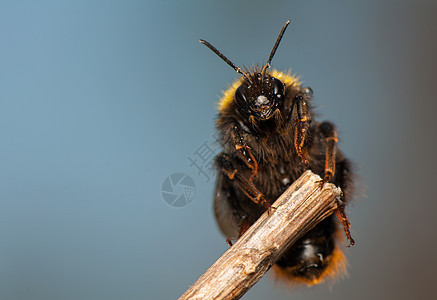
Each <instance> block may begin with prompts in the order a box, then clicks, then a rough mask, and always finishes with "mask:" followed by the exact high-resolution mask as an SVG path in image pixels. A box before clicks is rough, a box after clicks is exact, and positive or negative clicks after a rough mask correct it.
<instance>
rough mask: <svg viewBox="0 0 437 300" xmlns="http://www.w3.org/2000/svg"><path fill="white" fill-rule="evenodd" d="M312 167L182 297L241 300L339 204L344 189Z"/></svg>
mask: <svg viewBox="0 0 437 300" xmlns="http://www.w3.org/2000/svg"><path fill="white" fill-rule="evenodd" d="M320 180H321V178H320V177H319V176H318V175H315V174H314V173H312V172H311V171H306V172H305V173H304V174H303V175H302V176H301V177H300V178H299V179H298V180H296V181H295V182H294V183H293V184H292V185H291V186H290V187H289V188H288V189H287V191H285V193H284V194H282V196H281V197H279V199H278V200H277V201H276V202H275V203H274V204H273V207H275V208H276V209H272V210H271V211H270V212H265V213H264V214H263V215H262V216H261V217H260V218H259V219H258V220H257V221H256V223H255V224H253V225H252V226H251V227H250V228H249V229H248V230H247V231H246V232H245V233H244V234H243V236H241V237H240V238H239V239H238V241H237V242H236V243H235V244H234V245H233V246H232V247H230V248H229V249H228V250H227V251H226V252H225V253H224V254H223V255H222V256H221V257H220V258H219V259H218V260H217V261H216V262H215V263H214V264H213V265H212V266H211V267H210V268H209V269H208V270H207V271H206V272H205V273H204V274H203V275H202V276H201V277H200V278H199V279H198V280H197V281H196V282H195V283H194V284H193V285H192V286H191V287H190V288H189V289H188V290H187V291H186V292H185V293H184V294H183V295H182V296H181V297H180V298H179V299H239V298H240V297H241V296H243V295H244V293H245V292H246V291H247V290H249V289H250V288H251V287H252V286H253V285H254V284H255V283H256V282H257V281H258V280H259V279H261V277H262V276H263V275H264V274H265V273H266V272H267V271H268V270H269V268H270V267H271V266H272V265H273V264H274V263H275V262H276V261H277V260H278V259H279V258H280V256H281V255H282V254H283V253H284V252H285V251H286V250H287V248H289V247H290V246H291V245H292V244H293V243H294V242H295V241H297V240H298V239H299V237H301V236H303V235H304V234H305V233H307V232H308V231H309V230H310V229H311V228H313V227H314V226H315V225H316V224H317V223H319V222H320V221H322V220H323V219H324V218H326V217H327V216H329V215H330V214H331V213H333V211H334V210H335V209H336V208H337V203H336V199H337V198H338V197H340V195H341V190H340V188H337V187H335V186H334V185H333V184H330V183H326V184H325V185H324V186H323V189H320V183H319V182H318V181H320Z"/></svg>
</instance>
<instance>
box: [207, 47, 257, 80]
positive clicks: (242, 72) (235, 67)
mask: <svg viewBox="0 0 437 300" xmlns="http://www.w3.org/2000/svg"><path fill="white" fill-rule="evenodd" d="M199 42H200V43H202V44H204V45H205V46H206V47H208V48H209V49H211V50H212V52H214V53H215V54H217V55H218V57H220V58H221V59H223V60H224V61H225V62H226V63H227V64H228V65H230V66H231V67H232V69H234V70H235V71H236V72H237V73H240V74H242V75H243V76H244V78H246V79H247V81H249V82H250V84H252V81H251V80H250V78H249V76H248V75H247V74H246V72H244V71H243V70H242V69H241V68H240V67H237V66H235V65H234V63H233V62H232V61H230V60H229V59H228V58H227V57H226V56H224V55H223V54H222V53H221V52H220V51H218V50H217V49H216V48H215V47H214V46H213V45H211V44H210V43H208V42H207V41H205V40H199Z"/></svg>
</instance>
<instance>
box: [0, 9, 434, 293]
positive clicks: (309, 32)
mask: <svg viewBox="0 0 437 300" xmlns="http://www.w3.org/2000/svg"><path fill="white" fill-rule="evenodd" d="M436 15H437V3H436V2H435V1H367V2H364V1H362V2H361V3H358V2H354V3H350V1H329V3H328V1H305V2H304V1H301V2H297V1H276V2H265V1H249V0H246V1H215V2H214V3H205V1H192V2H186V1H37V2H36V1H2V2H1V3H0V157H1V160H0V299H174V298H176V297H178V296H179V295H180V294H182V293H183V292H184V291H185V289H186V288H187V287H188V286H189V285H190V284H192V283H193V282H194V281H195V280H196V279H197V278H198V276H199V275H201V274H202V272H204V271H205V270H206V269H207V268H208V267H209V266H210V265H211V264H212V263H213V262H214V261H215V260H216V259H217V258H218V257H219V256H220V255H221V254H222V253H223V252H224V251H225V250H226V249H227V245H226V244H225V242H224V238H223V237H222V236H221V235H220V233H219V232H218V229H217V227H216V224H215V221H214V218H213V214H212V207H211V206H212V194H213V189H214V183H213V180H211V181H210V182H207V181H206V179H205V178H204V177H203V176H202V175H198V173H197V170H196V169H195V168H193V167H190V166H189V162H188V160H187V158H188V157H191V156H192V155H193V153H194V152H195V151H196V150H197V149H198V148H199V146H201V145H202V143H203V142H205V141H210V140H211V136H212V134H213V132H214V129H213V128H214V118H215V113H216V110H215V105H216V102H217V100H218V97H219V95H220V94H221V91H222V90H223V89H224V88H226V87H227V85H228V84H229V83H230V82H231V81H232V80H233V79H235V78H237V76H236V74H235V73H234V72H233V71H232V69H230V68H229V67H228V66H227V65H226V64H225V63H223V62H222V61H221V60H219V59H218V58H217V57H216V56H215V55H214V54H213V53H212V52H211V51H209V50H208V49H206V48H205V47H204V46H202V45H200V44H199V43H198V39H199V38H204V39H207V40H209V41H210V42H212V43H213V44H214V45H216V46H217V47H218V48H219V49H220V50H222V51H223V52H224V53H225V54H226V55H228V56H229V57H230V58H231V59H232V60H233V61H234V62H235V63H236V64H238V65H247V66H249V65H251V64H252V63H263V62H265V60H266V58H267V56H268V54H269V51H270V49H271V47H272V45H273V43H274V40H275V38H276V36H277V34H278V32H279V30H280V28H281V26H282V25H283V23H284V22H285V20H287V19H291V20H292V25H291V27H290V28H289V30H288V31H287V33H286V35H285V37H284V39H283V41H282V44H281V46H280V48H279V50H278V52H277V54H276V56H275V58H274V60H273V66H274V67H275V68H278V69H284V70H288V69H289V68H293V72H296V73H298V74H299V75H301V76H302V79H303V80H304V81H305V82H306V83H307V84H308V85H310V86H311V87H312V88H313V89H314V91H315V100H314V101H315V104H316V105H317V106H318V111H319V112H320V113H321V115H322V117H323V118H324V119H329V120H332V121H334V122H335V123H336V124H337V125H338V128H339V130H340V134H341V138H342V142H341V147H342V149H343V150H344V152H346V153H347V155H348V156H349V157H350V158H351V159H353V160H354V161H355V162H356V164H357V166H358V168H357V169H358V170H359V175H360V177H361V179H360V186H361V187H366V189H365V190H366V191H365V194H366V195H367V198H363V197H362V198H361V200H358V201H356V202H355V203H354V204H353V205H352V206H350V207H349V210H350V219H351V222H352V226H353V233H354V237H355V238H356V240H357V245H356V246H355V247H353V248H352V249H347V250H346V252H347V256H348V259H349V263H350V267H349V278H348V279H346V280H343V281H340V282H338V283H337V284H335V285H333V286H332V287H329V285H324V286H319V287H315V288H312V289H298V290H297V291H294V292H292V293H291V294H290V292H289V291H287V289H285V288H284V287H283V286H281V285H275V284H274V282H273V281H272V279H271V278H270V277H269V276H266V277H265V278H263V279H262V280H261V281H260V282H259V283H258V284H257V285H255V286H254V287H253V288H252V289H251V290H250V291H249V292H248V293H247V294H246V295H245V296H244V299H289V298H292V297H293V298H294V299H316V298H322V297H323V298H324V299H350V298H353V299H395V298H397V299H412V298H416V299H424V298H425V297H427V298H432V296H431V294H434V297H435V294H436V292H435V270H436V268H437V258H436V255H435V249H436V247H437V243H436V239H435V238H436V223H435V222H434V219H435V212H436V209H437V205H436V202H437V201H436V200H437V199H436V198H437V197H436V196H435V187H436V183H435V181H436V180H435V176H436V175H435V172H434V171H435V169H436V167H437V165H436V158H435V157H436V155H437V142H436V140H437V137H436V136H437V135H436V133H435V131H436V129H437V122H436V117H435V112H436V108H437V106H436V100H437V99H436V98H437V97H436V96H437V95H436V87H437V85H436V83H437V76H436V74H437V59H436V53H437V20H436V19H437V18H436ZM174 172H185V173H187V174H189V175H190V176H191V177H192V178H193V179H194V181H195V183H196V185H197V193H196V196H195V199H194V200H193V202H192V203H190V204H189V205H188V206H186V207H185V208H180V209H175V208H172V207H170V206H168V205H167V204H165V203H164V202H163V200H162V198H161V192H160V190H161V184H162V182H163V181H164V179H165V178H166V177H167V176H168V175H170V174H172V173H174Z"/></svg>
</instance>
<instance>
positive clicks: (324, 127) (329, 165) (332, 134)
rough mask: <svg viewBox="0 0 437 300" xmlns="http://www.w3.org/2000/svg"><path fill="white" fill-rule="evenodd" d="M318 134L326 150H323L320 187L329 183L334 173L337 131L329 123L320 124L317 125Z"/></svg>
mask: <svg viewBox="0 0 437 300" xmlns="http://www.w3.org/2000/svg"><path fill="white" fill-rule="evenodd" d="M318 132H319V134H320V138H321V139H322V140H325V143H326V145H325V146H326V150H325V175H324V177H323V179H322V180H321V182H320V183H321V184H320V185H321V187H323V184H325V183H326V182H329V181H331V178H332V177H333V176H334V173H335V156H336V153H337V142H338V137H337V130H335V127H334V125H333V124H332V123H330V122H322V123H320V124H318Z"/></svg>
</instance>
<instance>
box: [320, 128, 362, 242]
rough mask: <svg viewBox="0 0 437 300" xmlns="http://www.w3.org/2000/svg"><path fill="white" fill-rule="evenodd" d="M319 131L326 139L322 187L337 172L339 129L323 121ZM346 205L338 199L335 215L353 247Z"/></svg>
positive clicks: (322, 137)
mask: <svg viewBox="0 0 437 300" xmlns="http://www.w3.org/2000/svg"><path fill="white" fill-rule="evenodd" d="M318 132H319V134H320V137H321V139H324V140H325V142H326V151H325V176H324V177H323V179H322V180H321V181H320V188H322V187H323V185H324V184H325V183H326V182H329V181H331V179H332V178H333V176H334V174H335V164H336V152H337V142H338V137H337V131H336V129H335V126H334V125H333V124H332V123H330V122H322V123H320V124H318ZM345 206H346V205H345V203H344V201H343V200H342V199H339V200H337V210H336V211H335V215H336V216H337V218H338V220H339V221H340V222H341V224H342V225H343V228H344V232H345V234H346V237H347V239H348V240H349V247H351V246H353V245H354V244H355V241H354V239H353V238H352V236H351V233H350V226H351V224H350V222H349V219H348V217H347V215H346V211H345Z"/></svg>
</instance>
